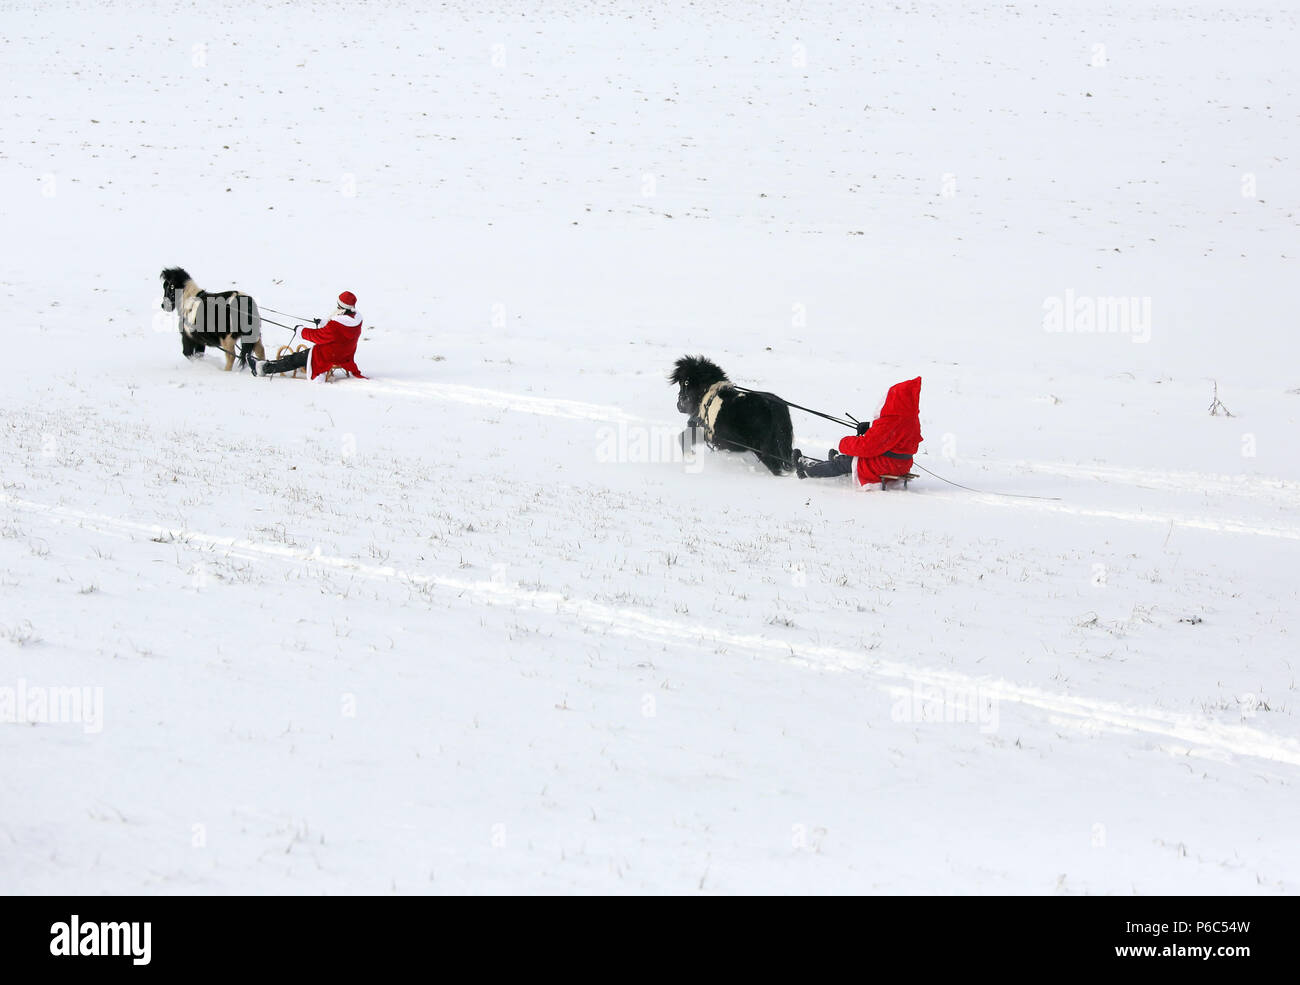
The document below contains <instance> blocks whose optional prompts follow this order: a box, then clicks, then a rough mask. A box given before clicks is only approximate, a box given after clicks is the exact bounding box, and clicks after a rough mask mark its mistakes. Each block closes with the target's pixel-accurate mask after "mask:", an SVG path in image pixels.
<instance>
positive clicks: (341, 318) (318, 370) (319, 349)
mask: <svg viewBox="0 0 1300 985" xmlns="http://www.w3.org/2000/svg"><path fill="white" fill-rule="evenodd" d="M302 337H303V338H304V339H306V340H307V341H308V342H315V343H316V344H315V345H314V346H312V349H311V352H309V353H308V354H307V371H308V372H309V373H311V378H312V379H313V380H314V379H316V377H318V376H320V375H321V374H322V373H328V372H329V371H330V370H331V369H333V368H334V367H336V366H337V367H339V368H340V369H344V370H346V371H347V372H349V373H351V374H352V375H353V376H356V377H359V378H360V379H363V380H364V379H365V377H364V376H362V375H361V370H359V369H357V364H356V363H355V362H354V361H353V360H354V359H355V358H356V355H357V340H358V339H360V338H361V316H360V315H358V314H351V315H349V314H347V313H346V312H344V313H342V314H338V315H335V316H334V317H333V318H331V319H330V320H329V321H327V322H326V323H325V324H324V325H322V326H320V327H319V328H304V329H303V330H302Z"/></svg>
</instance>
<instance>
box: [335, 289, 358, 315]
mask: <svg viewBox="0 0 1300 985" xmlns="http://www.w3.org/2000/svg"><path fill="white" fill-rule="evenodd" d="M339 307H340V308H346V309H347V310H348V311H356V310H357V296H356V295H355V294H353V293H352V292H351V291H344V292H343V293H342V294H340V295H339Z"/></svg>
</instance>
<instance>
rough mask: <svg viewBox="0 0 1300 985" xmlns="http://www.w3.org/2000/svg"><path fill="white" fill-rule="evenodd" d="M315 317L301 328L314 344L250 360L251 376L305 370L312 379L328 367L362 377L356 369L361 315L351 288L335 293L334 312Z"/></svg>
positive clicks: (307, 338) (323, 372) (328, 369)
mask: <svg viewBox="0 0 1300 985" xmlns="http://www.w3.org/2000/svg"><path fill="white" fill-rule="evenodd" d="M321 321H322V319H319V318H318V319H317V320H316V327H315V328H304V329H303V330H302V337H303V338H304V339H306V340H307V341H308V342H312V343H314V345H312V347H311V348H310V349H304V350H303V351H302V352H295V353H292V354H290V355H288V356H285V357H284V358H283V359H261V360H259V359H250V360H249V367H250V368H251V369H252V371H253V375H254V376H272V375H274V374H275V373H289V372H292V371H293V370H295V369H305V370H306V371H307V373H308V375H309V376H311V378H312V379H313V380H314V379H316V377H318V376H321V375H323V374H325V373H328V372H329V371H330V370H331V369H341V370H344V371H345V372H347V373H349V374H350V375H352V376H355V377H357V378H358V379H363V380H364V379H365V377H364V376H362V375H361V370H359V369H357V364H356V355H357V341H358V340H359V339H360V338H361V316H360V315H359V314H357V296H356V295H355V294H353V293H352V292H351V291H344V292H343V293H342V294H340V295H339V303H338V307H337V308H336V309H335V310H334V314H333V315H332V316H331V317H330V318H328V319H326V320H324V321H325V323H324V324H323V325H322V324H321Z"/></svg>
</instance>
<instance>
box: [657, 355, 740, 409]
mask: <svg viewBox="0 0 1300 985" xmlns="http://www.w3.org/2000/svg"><path fill="white" fill-rule="evenodd" d="M726 379H727V374H726V373H724V372H723V371H722V369H721V367H719V366H718V364H717V363H715V362H713V361H712V360H709V359H705V358H704V357H703V356H682V358H681V359H679V360H677V362H676V363H674V364H673V371H672V373H671V374H670V375H669V377H668V382H669V383H675V384H677V409H678V410H679V411H681V412H682V413H683V414H695V413H698V412H699V409H700V401H701V400H703V399H704V394H705V392H706V391H707V390H708V389H709V387H711V386H713V384H715V383H724V382H726Z"/></svg>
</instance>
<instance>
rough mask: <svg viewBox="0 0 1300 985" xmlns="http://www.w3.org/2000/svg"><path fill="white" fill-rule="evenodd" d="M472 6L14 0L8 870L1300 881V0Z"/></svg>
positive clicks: (405, 885)
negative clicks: (754, 437) (346, 348)
mask: <svg viewBox="0 0 1300 985" xmlns="http://www.w3.org/2000/svg"><path fill="white" fill-rule="evenodd" d="M496 6H497V9H495V10H486V9H485V7H486V5H484V4H480V3H475V2H469V0H451V2H447V3H440V4H429V5H425V4H418V3H399V2H391V3H374V4H365V5H356V4H336V3H329V2H323V0H322V2H312V3H309V2H305V0H304V2H292V3H282V4H277V5H274V6H269V7H268V6H267V5H264V4H260V3H247V4H198V5H195V4H169V3H160V4H149V3H143V4H130V5H114V6H105V5H101V4H95V3H89V2H86V3H77V4H47V3H41V4H29V3H3V4H0V215H2V217H3V229H4V234H3V236H2V237H0V244H2V245H0V305H2V306H3V321H4V324H5V329H6V332H5V334H6V337H7V338H8V339H9V340H10V342H9V346H8V348H7V362H8V368H7V369H6V371H5V372H4V374H3V382H0V421H2V422H3V428H2V429H0V435H2V440H3V445H2V446H0V789H3V795H2V796H0V891H4V892H7V893H74V894H83V893H90V894H93V893H159V894H172V893H241V892H251V893H389V892H395V893H498V892H511V893H514V892H523V893H772V892H775V893H1026V894H1052V893H1065V894H1132V893H1137V894H1157V893H1214V894H1218V893H1230V894H1254V893H1295V892H1297V891H1300V842H1297V840H1296V838H1295V817H1296V814H1297V810H1300V798H1298V797H1297V782H1298V781H1300V720H1298V719H1297V717H1296V715H1295V711H1296V697H1297V691H1296V660H1297V656H1298V655H1297V645H1296V644H1297V628H1298V624H1300V617H1298V613H1300V564H1298V561H1300V457H1298V456H1297V452H1298V451H1300V438H1298V437H1297V434H1298V431H1297V425H1298V424H1300V366H1298V365H1297V361H1298V360H1300V340H1298V339H1297V327H1298V325H1297V316H1296V311H1297V309H1298V305H1300V277H1298V276H1297V270H1298V267H1300V238H1298V236H1297V234H1298V232H1300V222H1298V220H1297V203H1298V202H1300V196H1298V191H1300V188H1298V184H1300V156H1298V155H1300V128H1297V126H1296V119H1297V111H1298V110H1300V93H1298V92H1297V87H1298V86H1300V67H1298V64H1300V63H1297V61H1296V58H1295V52H1296V51H1297V50H1300V30H1298V26H1300V25H1298V20H1300V15H1298V14H1297V11H1296V8H1295V5H1294V4H1291V3H1280V2H1272V0H1265V2H1262V3H1258V4H1251V5H1248V6H1245V7H1242V6H1239V5H1233V4H1228V3H1223V2H1219V3H1212V4H1205V3H1197V2H1192V3H1180V4H1177V5H1166V4H1159V5H1156V4H1152V3H1150V2H1147V0H1142V2H1137V3H1122V2H1118V0H1112V2H1080V0H1067V2H1063V3H1054V4H1042V5H1022V6H1021V5H1008V4H987V5H979V4H965V3H957V2H948V3H942V4H915V5H913V4H893V3H889V4H875V3H859V2H854V0H804V2H793V3H780V4H777V3H763V4H758V3H754V4H749V3H742V2H739V0H704V2H698V3H695V4H691V5H685V4H676V3H668V4H654V5H651V4H643V3H625V2H616V0H606V2H599V3H584V2H579V0H567V2H564V3H535V4H518V3H511V2H506V3H503V4H499V5H496ZM173 264H177V265H181V266H184V267H186V268H187V269H188V270H189V271H190V272H191V273H192V274H193V275H194V276H195V278H196V280H197V281H198V282H199V283H200V284H201V285H202V286H204V287H206V288H210V289H214V290H215V289H224V288H228V287H232V286H237V287H239V288H241V289H243V290H246V291H249V292H252V293H253V294H254V295H255V296H256V297H257V298H258V299H259V300H260V301H261V303H262V304H263V305H264V306H265V305H269V306H271V307H274V308H277V309H280V310H285V311H291V312H296V313H299V314H302V315H312V314H317V315H319V314H324V313H327V312H328V311H329V310H331V309H332V307H333V299H334V297H335V296H336V295H337V294H338V292H339V291H341V290H344V289H347V290H352V291H354V292H355V293H356V294H357V296H358V297H359V299H360V310H361V313H362V315H363V316H364V318H365V323H366V330H365V334H364V337H363V341H362V343H361V346H360V348H359V350H358V357H357V358H358V362H359V364H360V366H361V368H362V370H363V371H364V372H366V373H367V375H368V376H370V377H371V378H370V379H368V380H346V381H342V382H336V383H333V384H323V383H317V384H310V383H306V382H304V381H303V380H301V379H299V380H288V379H273V380H261V379H253V378H250V376H249V375H248V374H247V373H246V372H241V373H232V374H225V373H223V372H221V371H220V366H221V365H222V363H223V361H222V360H221V359H219V358H218V356H217V355H215V354H213V353H212V352H211V351H209V353H208V356H207V358H206V360H204V361H202V362H197V363H188V362H186V361H185V360H184V359H183V358H182V357H181V352H180V343H179V339H178V336H177V332H176V325H175V321H174V318H173V317H172V316H168V315H164V314H162V313H161V312H160V311H159V301H160V299H161V290H160V287H159V283H158V271H159V270H160V269H161V268H162V267H163V266H165V265H173ZM1090 313H1091V320H1090V317H1089V316H1090ZM270 317H275V316H270ZM288 334H289V333H288V332H285V331H283V330H281V329H279V328H276V327H274V326H267V327H266V338H267V341H268V343H269V344H270V345H271V347H272V349H274V347H275V346H276V345H278V344H279V343H280V342H284V341H288V338H287V337H288ZM687 352H691V353H696V352H700V353H704V354H706V355H709V356H711V357H713V358H714V359H715V360H717V361H718V362H719V363H720V364H721V365H722V366H723V367H724V368H725V369H726V370H727V371H728V372H729V373H730V374H731V376H732V378H733V379H734V380H736V381H737V382H738V383H742V384H745V385H749V386H755V387H759V388H763V389H771V390H775V391H777V392H779V393H781V394H782V395H783V396H785V397H787V398H788V399H790V400H793V401H796V402H798V403H802V404H806V405H808V406H812V407H815V408H818V409H822V410H825V411H828V412H829V413H832V414H835V415H842V414H844V413H845V412H846V411H847V412H850V413H852V414H855V415H857V416H864V415H870V414H872V413H873V412H874V410H875V409H876V408H877V407H878V406H879V403H880V401H881V399H882V397H883V395H884V392H885V390H886V388H887V387H888V386H889V385H890V384H893V383H895V382H898V381H899V380H903V379H906V378H909V377H912V376H916V375H920V376H922V377H923V378H924V388H923V391H922V401H921V411H922V425H923V430H924V433H925V436H926V441H925V443H924V444H923V445H922V446H921V448H922V452H921V454H920V455H919V456H918V458H917V463H918V465H923V466H925V467H926V468H927V469H930V470H933V471H934V472H937V473H939V474H940V475H943V476H946V477H948V478H951V479H952V480H954V481H956V482H959V483H962V484H964V485H967V486H971V487H974V488H976V489H979V490H983V491H984V492H981V493H974V492H969V491H965V490H962V489H958V488H954V487H953V486H951V485H946V484H944V483H943V482H941V481H939V480H938V479H935V478H931V477H930V476H928V475H923V476H922V481H918V482H915V483H913V484H912V486H911V488H910V489H909V490H907V491H905V492H904V491H902V490H896V491H895V490H891V491H889V492H883V493H882V492H880V491H879V490H859V489H856V488H854V487H853V486H852V485H851V484H849V482H848V481H847V480H844V481H834V480H823V481H821V482H817V481H814V480H808V481H803V482H801V481H799V480H798V479H796V478H795V477H793V476H790V477H786V478H774V477H772V476H770V475H768V474H767V473H766V471H765V470H763V469H762V468H761V467H759V466H758V465H757V464H756V463H755V462H754V461H753V460H752V458H751V457H748V456H745V457H742V456H729V455H725V454H721V453H719V454H712V453H706V454H704V455H702V456H701V457H700V459H699V460H698V461H695V462H681V461H674V460H672V456H671V455H666V454H664V453H663V450H664V448H665V447H666V445H667V441H668V440H671V437H672V436H673V435H674V434H675V433H676V431H677V430H678V429H680V428H681V426H682V425H683V423H684V419H683V418H682V417H681V416H680V415H678V414H677V413H676V410H675V407H674V399H675V391H674V389H673V388H671V387H670V386H669V385H668V384H667V383H666V382H665V376H666V374H667V373H668V371H669V370H670V368H671V365H672V362H673V360H675V359H676V358H677V357H679V356H681V355H683V354H685V353H687ZM1216 382H1217V387H1218V397H1219V399H1220V400H1221V401H1222V403H1223V405H1225V406H1226V407H1227V409H1228V410H1229V411H1230V412H1231V414H1232V416H1227V415H1225V414H1223V413H1219V414H1215V415H1211V414H1210V413H1209V408H1210V403H1211V400H1212V399H1213V396H1214V386H1215V383H1216ZM795 430H796V439H797V440H796V443H797V444H798V445H800V446H801V447H802V448H804V449H805V450H807V451H809V452H811V453H814V454H817V455H822V454H824V453H825V452H824V449H826V447H827V446H829V445H831V444H833V443H835V442H836V441H837V440H838V438H839V437H840V436H841V434H842V432H841V431H840V430H838V429H837V427H836V426H835V425H833V424H830V423H828V422H826V421H822V420H819V419H817V418H814V417H810V416H807V415H803V414H796V415H795ZM993 492H1008V493H1016V494H1021V495H1023V496H1034V497H1044V498H1040V499H1030V498H1009V497H1001V496H995V495H991V494H990V493H993ZM55 689H63V690H55ZM71 689H75V690H71ZM45 698H49V699H51V702H52V703H50V704H46V705H42V701H43V700H44V699H45ZM42 708H43V709H44V710H42Z"/></svg>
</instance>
